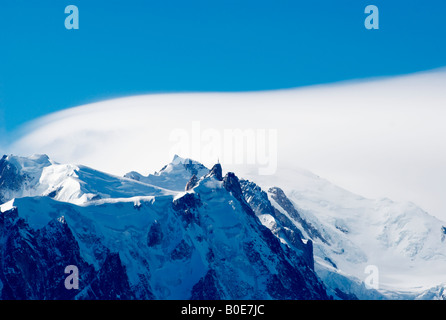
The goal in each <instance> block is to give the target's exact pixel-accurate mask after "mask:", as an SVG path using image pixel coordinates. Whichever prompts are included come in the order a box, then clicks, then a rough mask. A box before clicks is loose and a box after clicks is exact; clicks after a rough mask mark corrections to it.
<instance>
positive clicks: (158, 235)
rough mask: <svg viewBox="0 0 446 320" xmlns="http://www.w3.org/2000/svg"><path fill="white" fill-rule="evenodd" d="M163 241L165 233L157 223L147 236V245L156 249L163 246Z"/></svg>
mask: <svg viewBox="0 0 446 320" xmlns="http://www.w3.org/2000/svg"><path fill="white" fill-rule="evenodd" d="M162 241H163V231H162V230H161V226H160V224H159V222H158V221H155V222H154V223H153V224H152V225H151V226H150V230H149V233H148V234H147V245H148V246H149V247H154V246H156V245H159V244H161V242H162Z"/></svg>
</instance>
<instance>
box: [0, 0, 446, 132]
mask: <svg viewBox="0 0 446 320" xmlns="http://www.w3.org/2000/svg"><path fill="white" fill-rule="evenodd" d="M70 4H74V5H76V6H78V8H79V15H80V21H79V22H80V28H79V30H66V29H65V27H64V20H65V17H66V16H67V15H66V14H65V13H64V9H65V7H66V6H67V5H70ZM370 4H373V5H376V6H378V8H379V10H380V29H379V30H367V29H365V28H364V19H365V17H366V14H364V8H365V7H366V6H367V5H370ZM445 9H446V4H445V2H444V1H423V2H421V1H389V0H386V1H377V0H368V1H362V0H338V1H328V0H325V1H296V0H288V1H284V0H274V1H262V0H256V1H251V0H243V1H241V0H224V1H223V0H217V1H209V0H203V1H197V0H189V1H183V0H181V1H177V0H170V1H159V0H157V1H152V0H145V1H144V0H127V1H112V0H108V1H102V0H95V1H91V0H58V1H54V0H39V1H22V0H15V1H10V0H9V1H6V0H5V1H2V2H1V4H0V44H1V50H0V134H2V135H5V134H6V135H8V134H9V133H11V132H13V131H14V130H16V129H17V128H18V127H19V126H20V125H22V124H24V123H25V122H27V121H30V120H32V119H35V118H37V117H39V116H43V115H45V114H48V113H51V112H54V111H58V110H61V109H65V108H69V107H74V106H77V105H81V104H85V103H90V102H95V101H100V100H103V99H108V98H114V97H122V96H128V95H133V94H142V93H151V92H178V91H181V92H184V91H195V92H196V91H246V90H266V89H279V88H291V87H299V86H306V85H312V84H319V83H327V82H336V81H342V80H350V79H362V78H369V77H377V76H388V75H398V74H406V73H411V72H416V71H422V70H428V69H433V68H438V67H443V66H446V41H445V39H446V22H445V20H444V13H445ZM364 98H365V99H366V97H364Z"/></svg>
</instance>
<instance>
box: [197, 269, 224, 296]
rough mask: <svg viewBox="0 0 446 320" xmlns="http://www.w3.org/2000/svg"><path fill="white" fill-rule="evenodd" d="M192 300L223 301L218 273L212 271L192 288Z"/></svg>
mask: <svg viewBox="0 0 446 320" xmlns="http://www.w3.org/2000/svg"><path fill="white" fill-rule="evenodd" d="M190 299H191V300H221V299H224V296H223V295H222V290H221V289H220V288H219V286H218V283H217V275H216V272H215V271H214V270H212V269H210V270H209V271H208V272H207V273H206V275H205V276H204V277H203V278H201V279H200V281H199V282H198V283H197V284H195V285H194V287H193V288H192V295H191V297H190Z"/></svg>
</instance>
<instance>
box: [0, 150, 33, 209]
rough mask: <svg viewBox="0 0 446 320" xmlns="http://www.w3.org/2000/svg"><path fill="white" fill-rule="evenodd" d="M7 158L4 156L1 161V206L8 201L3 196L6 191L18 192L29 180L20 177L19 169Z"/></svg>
mask: <svg viewBox="0 0 446 320" xmlns="http://www.w3.org/2000/svg"><path fill="white" fill-rule="evenodd" d="M6 158H7V156H6V155H4V156H3V157H2V158H1V159H0V204H2V203H4V202H6V201H8V200H9V199H6V198H5V197H4V196H3V192H4V191H6V190H11V191H18V190H20V187H21V185H22V183H23V182H24V181H25V179H26V178H27V177H26V176H23V175H20V174H19V171H18V169H17V168H16V167H15V166H14V165H12V164H11V163H10V162H8V161H7V159H6Z"/></svg>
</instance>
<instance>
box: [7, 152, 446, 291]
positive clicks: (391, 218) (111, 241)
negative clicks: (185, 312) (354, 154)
mask: <svg viewBox="0 0 446 320" xmlns="http://www.w3.org/2000/svg"><path fill="white" fill-rule="evenodd" d="M0 204H1V205H0V211H1V214H0V251H1V255H0V297H1V298H7V299H10V298H13V299H16V298H23V299H43V298H47V299H61V298H62V299H66V298H69V299H71V298H76V299H119V298H121V299H330V298H334V299H387V298H390V299H443V298H444V283H445V282H446V281H445V279H444V276H443V274H444V273H443V272H442V270H444V268H445V267H446V248H445V243H444V241H445V238H446V228H445V227H446V223H444V222H442V221H440V220H438V219H436V218H434V217H432V216H430V215H429V214H427V213H426V212H424V211H423V210H422V209H420V208H418V207H417V206H415V205H414V204H410V203H396V202H393V201H391V200H389V199H380V200H371V199H366V198H363V197H361V196H358V195H355V194H353V193H351V192H349V191H346V190H344V189H342V188H339V187H337V186H335V185H333V184H332V183H330V182H329V181H326V180H324V179H322V178H320V177H318V176H316V175H314V174H312V173H310V172H307V171H305V170H300V169H299V170H298V169H293V170H287V171H283V172H281V171H279V172H278V173H277V174H276V175H274V176H257V175H251V174H249V173H247V172H245V173H243V174H242V177H241V179H240V180H239V178H238V177H237V176H236V175H235V174H234V173H231V172H228V173H226V174H223V172H222V168H221V166H220V164H216V165H215V166H214V167H213V168H212V169H210V170H209V169H208V168H206V167H205V166H203V165H202V164H200V163H199V162H196V161H194V160H191V159H183V158H181V157H179V156H175V157H174V159H173V161H172V162H171V163H169V164H168V165H166V166H165V167H164V168H162V169H161V170H160V171H158V172H156V173H154V174H149V175H148V176H143V175H141V174H139V173H137V172H130V173H128V174H126V175H125V176H124V177H118V176H114V175H110V174H107V173H104V172H101V171H97V170H94V169H92V168H89V167H85V166H81V165H67V164H58V163H56V162H54V161H52V160H50V159H49V158H48V157H47V156H44V155H38V156H37V155H36V156H31V157H18V156H11V155H10V156H4V157H3V158H2V159H1V160H0ZM70 264H71V265H76V266H78V267H79V270H80V275H79V277H80V289H79V290H67V289H65V287H64V286H63V281H64V279H65V277H66V274H64V268H65V266H67V265H70ZM369 266H373V267H374V268H375V270H377V271H378V272H379V274H378V275H377V278H376V279H377V280H378V281H379V284H378V285H377V286H376V287H374V288H370V287H368V286H366V284H367V281H366V279H367V276H368V274H367V273H366V271H367V268H368V267H369ZM374 284H376V283H374Z"/></svg>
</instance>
